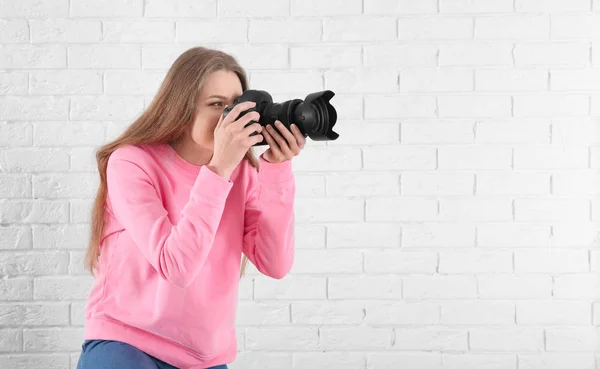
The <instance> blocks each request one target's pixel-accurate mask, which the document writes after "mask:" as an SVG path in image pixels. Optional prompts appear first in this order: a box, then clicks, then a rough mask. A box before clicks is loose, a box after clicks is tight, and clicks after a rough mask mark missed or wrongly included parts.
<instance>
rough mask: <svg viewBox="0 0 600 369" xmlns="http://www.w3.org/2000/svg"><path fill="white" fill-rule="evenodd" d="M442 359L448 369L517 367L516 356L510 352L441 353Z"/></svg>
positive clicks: (507, 368)
mask: <svg viewBox="0 0 600 369" xmlns="http://www.w3.org/2000/svg"><path fill="white" fill-rule="evenodd" d="M442 361H443V363H444V367H445V368H448V369H477V368H482V367H485V366H486V365H488V366H491V367H498V368H505V369H517V356H516V355H515V354H511V353H501V354H490V353H465V354H462V353H456V354H455V353H442ZM445 368H444V369H445Z"/></svg>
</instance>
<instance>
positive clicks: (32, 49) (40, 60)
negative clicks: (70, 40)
mask: <svg viewBox="0 0 600 369" xmlns="http://www.w3.org/2000/svg"><path fill="white" fill-rule="evenodd" d="M66 66H67V53H66V48H65V47H64V46H62V45H49V46H38V45H16V44H7V45H4V46H2V47H0V68H1V69H52V68H65V67H66Z"/></svg>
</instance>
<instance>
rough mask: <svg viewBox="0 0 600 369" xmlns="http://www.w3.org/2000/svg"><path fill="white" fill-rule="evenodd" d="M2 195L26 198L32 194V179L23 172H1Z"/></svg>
mask: <svg viewBox="0 0 600 369" xmlns="http://www.w3.org/2000/svg"><path fill="white" fill-rule="evenodd" d="M0 196H2V197H3V198H24V197H30V196H31V179H30V178H29V177H28V176H26V175H23V174H0Z"/></svg>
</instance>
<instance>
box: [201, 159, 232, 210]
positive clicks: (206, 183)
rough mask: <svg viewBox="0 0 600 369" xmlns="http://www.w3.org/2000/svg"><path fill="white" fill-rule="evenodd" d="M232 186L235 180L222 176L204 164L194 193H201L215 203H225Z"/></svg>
mask: <svg viewBox="0 0 600 369" xmlns="http://www.w3.org/2000/svg"><path fill="white" fill-rule="evenodd" d="M232 187H233V182H232V181H231V180H227V179H225V178H223V177H221V176H220V175H218V174H217V173H215V172H213V171H212V170H210V169H209V168H208V167H207V166H205V165H204V166H202V167H201V168H200V172H199V173H198V177H197V178H196V183H194V188H193V189H192V193H193V194H195V195H200V196H202V197H204V198H206V199H208V200H210V201H212V202H214V203H215V204H219V205H224V204H225V201H226V200H227V196H228V195H229V192H230V191H231V188H232Z"/></svg>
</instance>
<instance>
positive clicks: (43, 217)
mask: <svg viewBox="0 0 600 369" xmlns="http://www.w3.org/2000/svg"><path fill="white" fill-rule="evenodd" d="M0 210H1V211H0V223H2V224H6V223H17V224H31V223H66V222H67V221H68V203H67V202H65V201H55V200H45V199H38V200H0Z"/></svg>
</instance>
